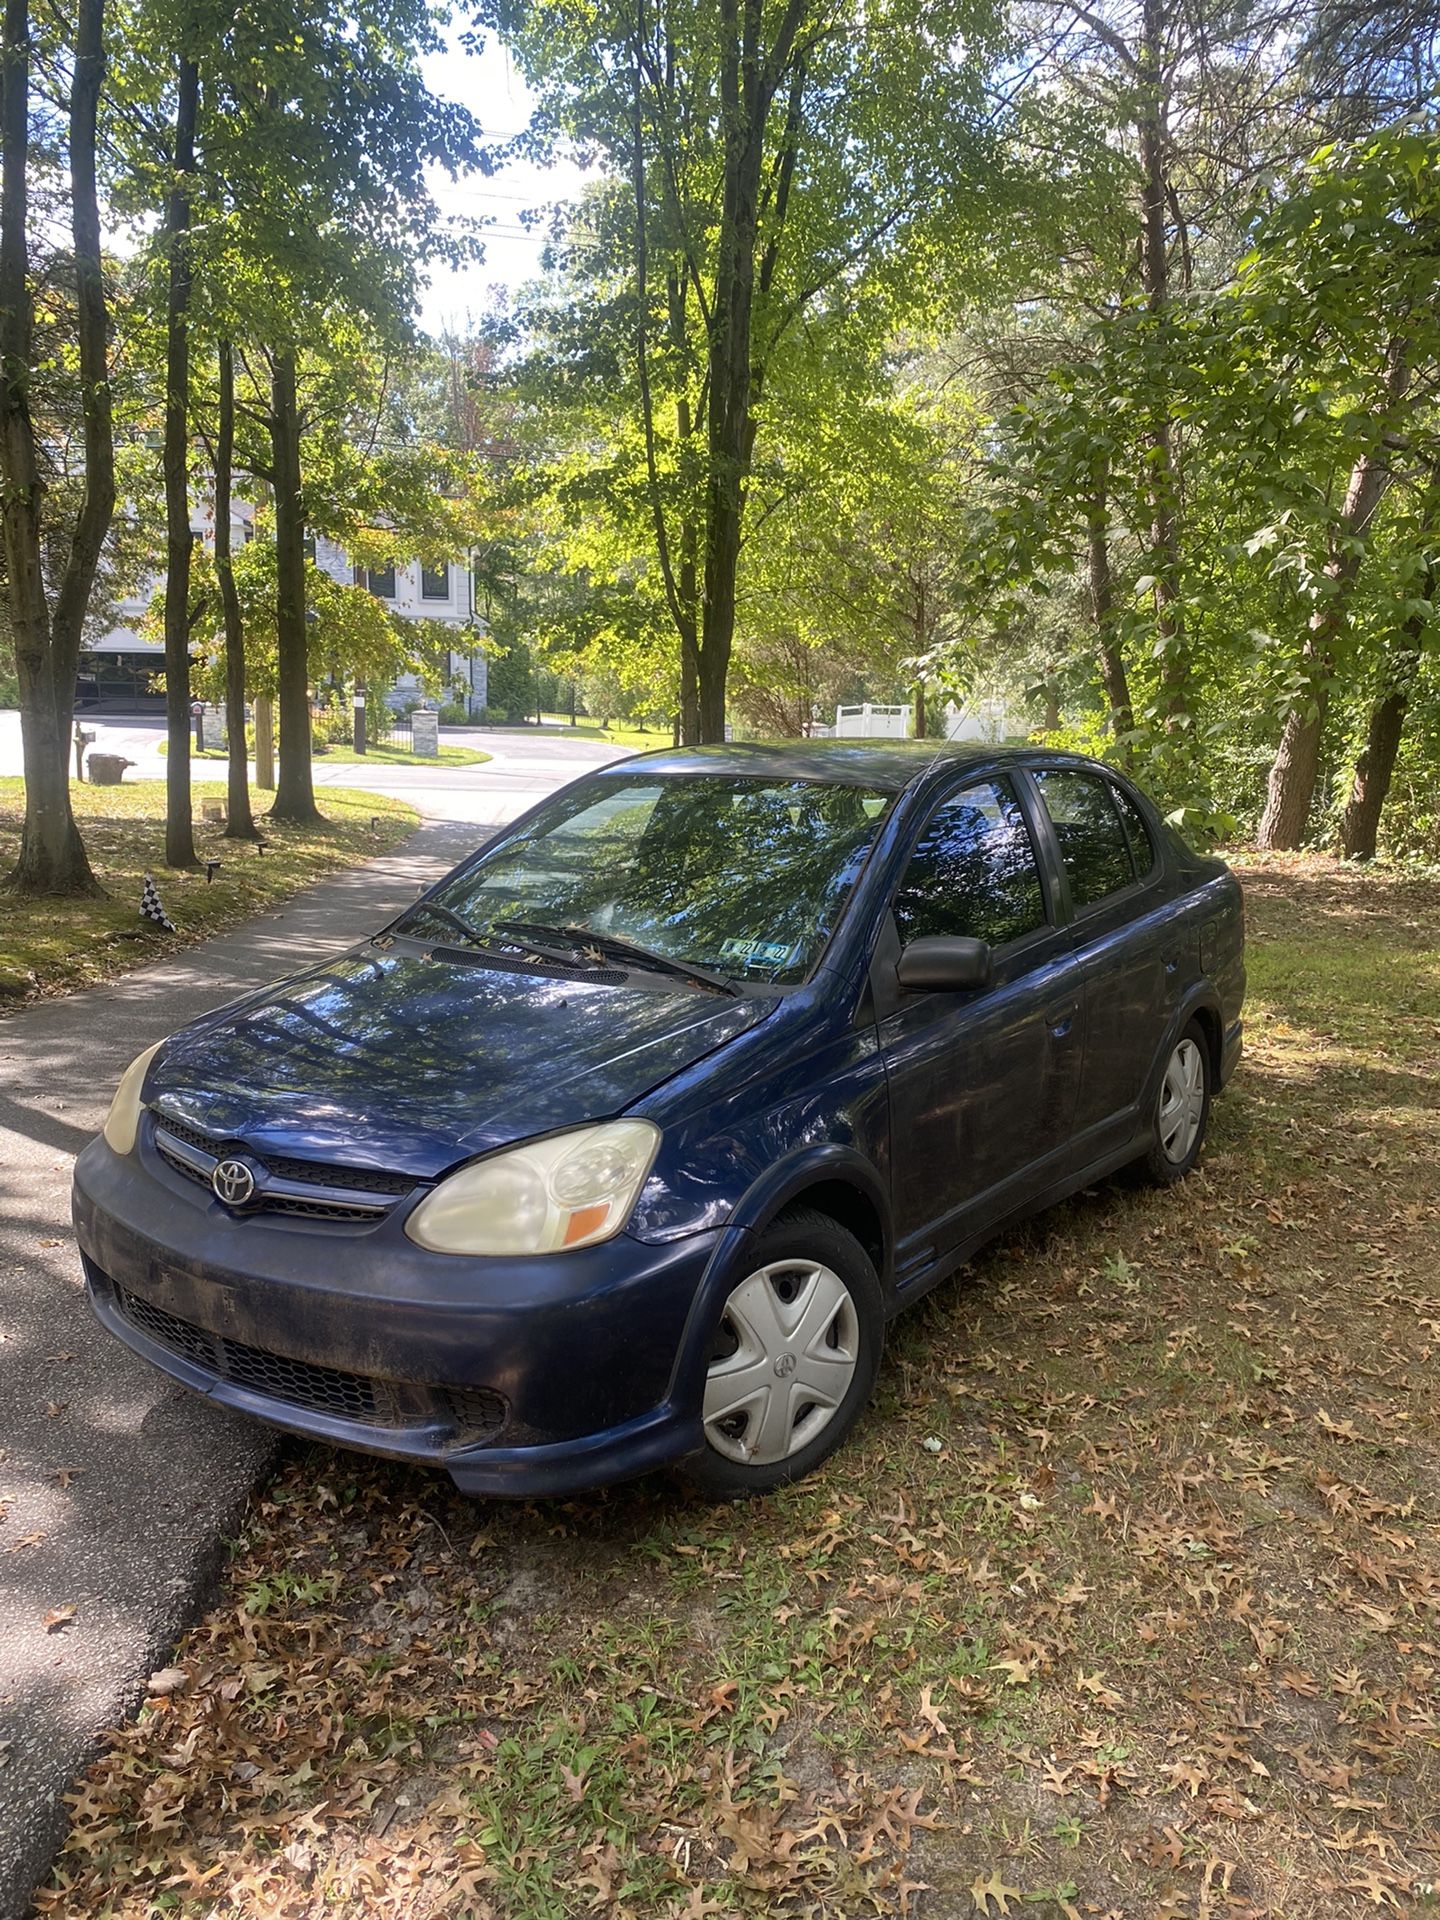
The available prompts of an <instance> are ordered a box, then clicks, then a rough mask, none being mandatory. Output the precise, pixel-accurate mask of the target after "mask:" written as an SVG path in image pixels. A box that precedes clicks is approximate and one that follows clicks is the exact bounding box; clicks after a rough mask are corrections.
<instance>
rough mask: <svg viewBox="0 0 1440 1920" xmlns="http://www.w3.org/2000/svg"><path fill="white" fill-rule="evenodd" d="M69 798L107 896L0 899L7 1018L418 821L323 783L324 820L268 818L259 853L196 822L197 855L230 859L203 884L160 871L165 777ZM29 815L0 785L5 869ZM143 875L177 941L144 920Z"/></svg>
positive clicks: (214, 927)
mask: <svg viewBox="0 0 1440 1920" xmlns="http://www.w3.org/2000/svg"><path fill="white" fill-rule="evenodd" d="M194 793H195V810H196V813H197V815H198V813H199V811H200V802H201V800H203V799H220V800H223V799H224V797H225V788H224V786H223V785H220V784H218V783H197V784H196V786H195V789H194ZM70 797H71V802H72V804H73V805H74V808H75V812H76V815H77V817H78V819H79V822H80V831H81V833H82V834H83V835H84V837H85V844H86V846H87V847H88V848H89V850H90V864H91V866H92V867H93V868H94V869H95V872H96V875H97V877H98V878H99V880H100V883H101V885H102V886H104V888H105V889H106V892H107V894H108V896H109V897H108V898H106V899H103V900H37V901H28V900H19V899H16V898H14V897H13V896H0V1014H3V1013H5V1012H7V1011H13V1010H14V1009H15V1008H16V1007H18V1006H20V1005H22V1004H23V1003H24V1000H25V999H26V998H27V997H30V996H33V995H34V994H36V993H58V992H66V991H69V990H70V989H72V988H74V987H85V986H90V985H91V984H93V982H95V981H97V980H104V979H108V978H109V977H110V976H111V975H113V974H116V973H122V972H124V971H125V969H126V968H128V967H134V966H138V965H139V964H140V963H141V962H142V961H145V960H151V959H154V958H155V956H156V955H157V954H162V953H170V952H173V951H174V950H175V949H176V948H178V947H184V946H189V945H190V944H191V943H192V942H194V941H196V940H203V939H204V938H205V937H206V935H207V934H211V933H215V932H217V931H218V930H219V929H220V928H221V927H229V926H233V925H234V924H235V923H236V922H237V921H239V920H243V919H245V918H246V917H247V916H248V915H250V914H252V913H256V912H258V911H259V910H260V909H261V908H262V907H267V906H269V905H271V904H272V903H273V902H274V901H276V900H283V899H285V898H286V897H287V895H289V894H292V893H295V892H297V891H298V890H299V889H300V888H301V887H304V886H307V885H308V884H309V883H310V882H311V881H312V880H315V879H318V878H319V877H320V876H321V875H322V874H325V873H329V872H332V871H333V870H334V869H335V868H337V867H346V866H351V865H353V864H354V863H355V862H356V861H357V860H366V859H369V858H370V857H371V855H373V854H377V853H383V852H384V851H385V849H386V848H387V847H392V846H394V845H395V843H396V841H398V840H403V839H404V838H405V836H406V835H407V834H408V833H410V832H411V831H412V830H413V829H414V827H415V826H416V825H417V824H418V820H419V816H418V815H417V814H416V813H415V811H414V810H413V808H410V807H407V806H405V805H404V804H403V803H401V802H400V801H397V800H388V799H386V798H384V797H383V796H382V795H380V794H375V793H361V792H359V791H357V790H356V789H354V788H350V787H326V788H325V789H324V790H323V791H322V792H321V794H320V795H319V801H320V806H321V809H322V811H323V812H324V814H325V816H326V824H325V825H324V826H323V827H320V828H314V829H311V828H301V827H291V826H286V825H283V824H282V823H281V822H279V821H275V820H264V819H262V820H261V830H262V832H263V833H264V835H265V840H266V847H265V852H264V853H263V855H262V854H260V853H258V852H257V851H256V849H255V848H254V847H253V846H250V845H247V844H245V843H244V842H242V841H238V840H226V839H224V838H223V834H222V829H221V828H220V827H218V826H211V825H208V824H205V823H202V822H201V821H200V820H199V819H198V818H197V820H196V822H195V846H196V851H197V852H198V853H199V854H200V856H201V858H202V859H203V858H205V857H206V856H207V855H211V856H213V857H215V858H217V859H219V860H220V861H222V862H223V865H222V866H221V867H220V869H219V871H218V872H217V873H216V875H215V879H214V881H213V883H212V884H210V885H208V886H207V885H206V882H205V875H204V874H203V872H202V873H198V874H190V873H171V872H170V871H169V870H168V869H167V868H166V866H165V783H164V782H163V781H162V780H134V781H126V782H125V783H124V785H122V786H118V787H93V786H89V785H72V787H71V790H70ZM24 815H25V787H24V782H23V781H21V780H18V779H4V780H0V873H3V872H4V871H6V870H7V869H8V868H9V867H10V866H11V865H12V864H13V863H14V860H15V856H16V853H17V851H18V849H19V844H20V829H21V827H22V825H23V823H24ZM372 818H373V819H375V820H376V825H375V826H374V827H372V826H371V824H370V823H371V820H372ZM147 871H148V872H150V873H152V874H153V875H154V877H155V884H156V886H157V887H158V888H159V890H160V897H161V899H162V901H163V902H164V904H165V910H166V912H167V913H168V914H169V916H170V918H171V919H172V920H173V921H174V922H175V925H176V927H177V928H178V929H179V931H178V932H176V933H174V934H168V933H163V932H161V931H160V930H159V929H158V928H156V927H152V926H151V925H150V923H149V922H148V921H145V920H142V919H141V918H140V914H139V908H140V888H141V883H142V879H143V876H144V875H145V873H146V872H147Z"/></svg>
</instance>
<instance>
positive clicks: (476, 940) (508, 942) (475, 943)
mask: <svg viewBox="0 0 1440 1920" xmlns="http://www.w3.org/2000/svg"><path fill="white" fill-rule="evenodd" d="M412 913H429V914H433V915H434V916H435V918H436V919H438V920H448V921H449V923H450V925H451V926H452V927H454V928H455V930H456V932H457V933H462V934H464V936H465V938H466V940H467V941H468V943H469V944H470V945H471V946H472V947H475V948H477V949H478V950H479V951H480V952H482V953H495V952H498V951H499V950H501V949H502V948H508V949H514V950H518V951H519V952H521V953H530V954H534V955H535V957H536V958H537V959H539V960H552V961H556V962H558V963H559V964H561V965H563V966H569V965H570V964H571V961H570V955H569V954H568V953H566V952H564V951H562V949H561V948H559V947H551V946H545V945H542V944H541V943H540V942H539V941H536V940H527V939H523V938H522V939H512V938H510V937H509V936H508V935H506V936H503V937H502V938H500V939H498V940H497V939H495V938H494V933H498V932H499V931H500V926H501V924H504V923H497V925H496V927H495V928H494V929H493V930H492V929H491V928H488V927H477V926H473V925H472V924H471V922H470V921H468V920H467V919H466V918H465V917H464V915H463V914H459V913H455V912H452V910H451V909H450V908H449V907H447V906H442V905H441V903H440V902H439V901H438V900H417V901H416V902H415V903H414V905H413V906H409V907H407V908H406V909H405V911H404V913H402V914H401V916H400V920H402V921H403V920H408V919H409V917H410V915H411V914H412ZM396 924H397V925H399V922H398V921H397V922H396ZM517 931H518V929H517Z"/></svg>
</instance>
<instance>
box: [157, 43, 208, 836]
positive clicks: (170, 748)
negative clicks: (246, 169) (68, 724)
mask: <svg viewBox="0 0 1440 1920" xmlns="http://www.w3.org/2000/svg"><path fill="white" fill-rule="evenodd" d="M199 103H200V74H199V70H198V68H197V67H196V65H195V62H194V61H193V60H189V59H187V58H186V57H185V55H184V54H181V56H180V62H179V69H178V73H177V84H176V99H175V170H174V176H173V181H172V185H171V188H170V197H169V202H168V204H167V207H166V212H165V226H166V231H167V234H168V236H169V246H170V290H169V301H168V304H167V307H166V315H165V326H166V341H165V459H164V464H165V737H166V741H167V743H168V745H167V754H166V762H165V864H166V865H167V866H169V867H193V866H195V865H197V864H198V863H197V861H196V858H195V832H194V827H193V824H192V821H191V798H190V558H191V553H192V550H193V547H194V544H195V536H194V534H193V533H192V532H191V530H190V283H191V267H190V191H191V186H192V183H193V179H194V173H195V121H196V118H197V115H198V111H199Z"/></svg>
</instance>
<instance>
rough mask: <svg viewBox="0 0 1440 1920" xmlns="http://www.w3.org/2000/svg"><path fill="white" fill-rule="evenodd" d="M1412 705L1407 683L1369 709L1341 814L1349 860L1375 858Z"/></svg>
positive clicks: (1343, 848)
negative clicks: (1396, 759)
mask: <svg viewBox="0 0 1440 1920" xmlns="http://www.w3.org/2000/svg"><path fill="white" fill-rule="evenodd" d="M1411 665H1412V666H1415V665H1418V658H1417V657H1415V656H1412V659H1411ZM1409 705H1410V693H1409V688H1408V685H1407V686H1400V687H1396V688H1394V689H1393V690H1392V691H1391V692H1389V693H1387V694H1385V695H1384V696H1383V698H1381V699H1379V700H1377V701H1376V702H1375V703H1374V705H1373V706H1372V707H1371V709H1370V724H1369V727H1368V728H1367V730H1366V735H1365V745H1364V746H1363V747H1362V748H1361V749H1360V756H1359V758H1358V759H1357V760H1356V762H1355V777H1354V780H1353V781H1352V782H1351V786H1350V798H1349V799H1348V800H1347V801H1346V803H1345V810H1344V812H1343V813H1342V814H1341V815H1340V851H1341V852H1342V853H1343V854H1344V855H1345V857H1346V859H1347V860H1373V859H1374V858H1375V843H1376V841H1377V839H1378V838H1379V834H1380V813H1381V809H1382V808H1383V807H1384V805H1385V798H1386V795H1387V794H1388V793H1389V791H1390V779H1391V776H1392V774H1393V773H1394V771H1395V756H1396V755H1397V754H1398V753H1399V751H1400V736H1401V734H1402V733H1403V732H1404V730H1405V714H1406V711H1407V709H1408V708H1409Z"/></svg>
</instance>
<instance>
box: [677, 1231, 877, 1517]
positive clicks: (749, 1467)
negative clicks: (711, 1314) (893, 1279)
mask: <svg viewBox="0 0 1440 1920" xmlns="http://www.w3.org/2000/svg"><path fill="white" fill-rule="evenodd" d="M884 1344H885V1308H884V1300H883V1297H882V1295H881V1291H880V1282H879V1280H878V1278H877V1277H876V1273H875V1268H874V1266H873V1265H872V1264H871V1261H870V1257H869V1255H868V1254H867V1253H866V1252H865V1249H864V1248H863V1247H862V1246H861V1245H860V1243H859V1241H858V1240H856V1239H855V1238H854V1236H853V1235H851V1234H849V1233H847V1232H846V1231H845V1229H844V1228H843V1227H841V1226H838V1225H837V1224H836V1223H835V1221H833V1220H832V1219H830V1217H829V1216H828V1215H827V1214H823V1213H817V1212H815V1211H814V1210H813V1209H812V1208H809V1207H805V1208H799V1207H797V1208H795V1209H794V1210H793V1211H791V1212H789V1213H785V1214H782V1215H781V1217H780V1218H779V1219H778V1220H776V1221H774V1222H773V1223H772V1225H770V1226H769V1227H767V1228H766V1230H765V1231H764V1232H763V1233H762V1234H760V1235H759V1236H758V1238H757V1241H756V1245H755V1249H754V1253H753V1255H752V1260H751V1265H750V1270H749V1272H748V1273H747V1274H746V1275H745V1277H744V1278H743V1279H742V1280H741V1281H739V1282H738V1284H736V1285H735V1286H733V1287H732V1288H731V1289H730V1292H729V1294H728V1295H727V1297H726V1299H725V1301H724V1304H723V1305H722V1306H721V1308H720V1311H719V1313H718V1315H717V1316H716V1321H715V1325H714V1327H713V1329H712V1332H711V1339H710V1355H709V1359H708V1362H707V1368H706V1375H705V1385H704V1389H703V1395H704V1397H703V1400H702V1404H701V1420H702V1423H703V1425H704V1430H705V1445H704V1447H703V1449H702V1450H701V1451H700V1452H699V1453H696V1454H692V1455H691V1456H690V1458H689V1459H688V1460H687V1461H685V1463H684V1466H683V1468H682V1471H683V1473H684V1475H685V1477H686V1478H687V1479H688V1480H689V1481H690V1482H691V1484H692V1485H694V1486H695V1487H698V1488H699V1489H700V1490H701V1491H702V1492H704V1493H708V1494H711V1495H714V1496H718V1497H720V1498H723V1499H736V1498H741V1497H744V1496H747V1495H750V1494H757V1493H769V1492H771V1491H772V1489H774V1488H775V1487H783V1486H786V1485H788V1484H789V1482H790V1481H792V1480H799V1479H802V1478H803V1477H804V1475H806V1474H807V1473H810V1472H812V1471H813V1470H814V1469H815V1468H816V1467H818V1466H819V1464H820V1462H821V1461H822V1460H824V1459H825V1458H827V1456H828V1455H830V1454H832V1453H833V1452H834V1451H835V1449H836V1448H837V1447H838V1446H839V1445H840V1443H841V1442H842V1441H843V1440H844V1438H845V1436H846V1435H847V1434H848V1433H849V1432H850V1429H851V1428H852V1427H853V1426H854V1425H855V1422H856V1421H857V1420H858V1419H859V1417H860V1414H861V1412H862V1411H863V1409H864V1406H865V1403H866V1401H867V1400H868V1399H869V1398H870V1393H871V1390H872V1388H873V1387H874V1385H875V1376H876V1374H877V1373H878V1371H879V1368H880V1355H881V1351H882V1349H883V1348H884ZM787 1363H788V1364H787ZM809 1389H813V1398H812V1397H810V1394H809V1392H808V1391H807V1390H809Z"/></svg>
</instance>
